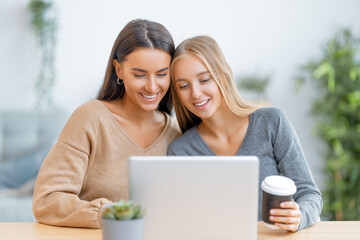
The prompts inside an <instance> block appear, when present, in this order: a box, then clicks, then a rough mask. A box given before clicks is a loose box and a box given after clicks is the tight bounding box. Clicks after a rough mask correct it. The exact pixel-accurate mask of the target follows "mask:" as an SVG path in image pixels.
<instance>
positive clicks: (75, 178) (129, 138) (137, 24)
mask: <svg viewBox="0 0 360 240" xmlns="http://www.w3.org/2000/svg"><path fill="white" fill-rule="evenodd" d="M174 51H175V47H174V42H173V39H172V37H171V35H170V33H169V32H168V31H167V30H166V28H165V27H164V26H162V25H161V24H159V23H156V22H151V21H147V20H141V19H137V20H133V21H131V22H129V23H128V24H127V25H126V26H125V27H124V29H123V30H122V31H121V32H120V34H119V35H118V37H117V39H116V41H115V43H114V46H113V49H112V52H111V55H110V58H109V61H108V66H107V69H106V74H105V79H104V83H103V86H102V87H101V89H100V91H99V94H98V97H97V99H95V100H91V101H89V102H87V103H85V104H83V105H81V106H80V107H78V108H77V109H76V110H75V111H74V113H73V114H72V115H71V117H70V119H69V120H68V122H67V123H66V125H65V127H64V129H63V130H62V132H61V134H60V136H59V139H58V141H57V143H56V144H55V145H54V147H53V148H52V150H51V151H50V153H49V154H48V155H47V157H46V158H45V160H44V163H43V165H42V167H41V169H40V172H39V174H38V178H37V181H36V186H35V190H34V197H33V212H34V216H35V217H36V219H37V220H38V221H39V222H41V223H45V224H50V225H58V226H70V227H89V228H100V227H101V220H100V218H101V209H102V207H103V206H104V204H108V203H111V202H113V201H119V200H120V199H128V178H127V159H128V157H129V156H131V155H165V153H166V149H167V147H168V145H169V143H170V142H171V141H172V140H173V139H175V138H176V137H177V136H179V135H180V129H179V128H178V125H177V123H176V121H175V120H173V119H172V118H171V117H170V111H171V108H172V101H171V99H172V97H171V92H170V89H169V86H170V75H169V67H170V62H171V59H172V57H173V54H174Z"/></svg>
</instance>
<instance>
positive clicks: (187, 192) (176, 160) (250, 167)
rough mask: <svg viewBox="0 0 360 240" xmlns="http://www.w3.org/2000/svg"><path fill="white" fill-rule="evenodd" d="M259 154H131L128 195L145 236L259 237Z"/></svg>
mask: <svg viewBox="0 0 360 240" xmlns="http://www.w3.org/2000/svg"><path fill="white" fill-rule="evenodd" d="M258 189H259V161H258V158H257V157H255V156H136V157H135V156H133V157H129V197H130V199H131V200H133V201H134V202H136V203H139V204H140V205H141V206H142V207H143V208H145V210H146V214H145V230H144V231H145V236H144V238H145V240H240V239H246V240H251V239H257V217H258Z"/></svg>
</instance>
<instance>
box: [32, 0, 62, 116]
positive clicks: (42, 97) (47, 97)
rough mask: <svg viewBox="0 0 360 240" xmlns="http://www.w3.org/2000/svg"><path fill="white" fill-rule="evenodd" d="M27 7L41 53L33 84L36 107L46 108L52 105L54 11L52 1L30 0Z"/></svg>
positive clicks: (54, 35) (54, 37)
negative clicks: (38, 68) (37, 72)
mask: <svg viewBox="0 0 360 240" xmlns="http://www.w3.org/2000/svg"><path fill="white" fill-rule="evenodd" d="M27 9H28V11H29V13H30V24H31V27H32V29H33V31H34V33H35V36H36V38H37V41H38V45H39V47H40V49H41V54H42V55H41V66H40V70H39V74H38V77H37V80H36V82H35V86H34V90H35V92H36V108H37V109H47V108H49V107H50V106H51V105H52V101H53V100H52V93H53V89H54V84H55V47H56V31H57V20H56V12H55V7H54V4H53V3H52V2H46V1H43V0H31V1H30V2H29V3H28V5H27Z"/></svg>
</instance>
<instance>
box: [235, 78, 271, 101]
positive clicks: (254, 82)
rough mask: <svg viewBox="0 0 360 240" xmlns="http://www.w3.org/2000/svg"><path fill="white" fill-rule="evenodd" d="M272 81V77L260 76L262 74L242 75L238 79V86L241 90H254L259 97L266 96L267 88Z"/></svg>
mask: <svg viewBox="0 0 360 240" xmlns="http://www.w3.org/2000/svg"><path fill="white" fill-rule="evenodd" d="M269 82H270V77H269V76H265V77H260V76H255V75H254V76H252V75H248V76H242V77H239V78H238V79H237V81H236V84H237V87H238V89H239V90H242V89H245V90H248V91H251V92H254V93H256V94H257V95H258V97H265V95H266V88H267V86H268V84H269Z"/></svg>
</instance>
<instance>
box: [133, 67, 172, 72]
mask: <svg viewBox="0 0 360 240" xmlns="http://www.w3.org/2000/svg"><path fill="white" fill-rule="evenodd" d="M168 69H169V68H168V67H166V68H162V69H160V70H158V71H156V72H157V73H158V72H163V71H165V70H168ZM131 70H133V71H138V72H144V73H146V72H148V71H146V70H144V69H141V68H132V69H131Z"/></svg>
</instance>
